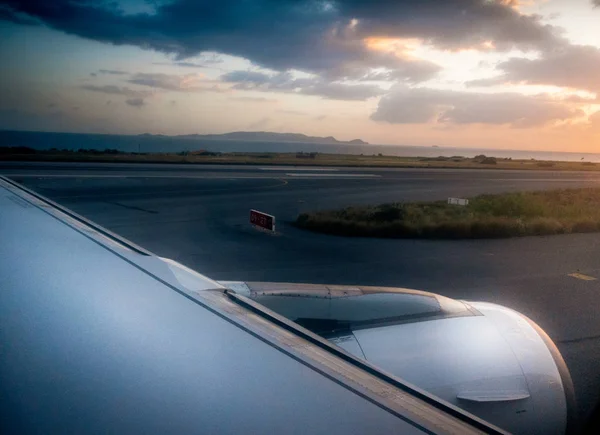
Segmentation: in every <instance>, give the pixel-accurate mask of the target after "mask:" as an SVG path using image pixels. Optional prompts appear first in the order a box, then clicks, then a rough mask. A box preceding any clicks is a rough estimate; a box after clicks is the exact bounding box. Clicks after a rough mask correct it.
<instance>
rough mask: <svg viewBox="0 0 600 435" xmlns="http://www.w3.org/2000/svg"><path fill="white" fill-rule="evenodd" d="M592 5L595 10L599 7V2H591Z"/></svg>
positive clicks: (598, 0) (599, 0)
mask: <svg viewBox="0 0 600 435" xmlns="http://www.w3.org/2000/svg"><path fill="white" fill-rule="evenodd" d="M592 5H593V6H594V7H595V8H597V7H600V0H592Z"/></svg>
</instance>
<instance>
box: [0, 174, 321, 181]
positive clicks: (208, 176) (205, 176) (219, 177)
mask: <svg viewBox="0 0 600 435" xmlns="http://www.w3.org/2000/svg"><path fill="white" fill-rule="evenodd" d="M315 175H324V174H315ZM5 176H7V177H9V178H17V177H19V178H41V179H44V178H178V179H198V180H205V179H216V180H222V179H232V180H237V179H256V180H279V179H280V178H279V177H278V176H277V174H273V175H272V176H266V175H265V176H260V175H257V176H252V175H251V176H246V175H234V176H232V175H220V174H219V175H213V174H202V175H185V174H173V175H152V174H140V175H124V174H122V175H115V174H111V175H108V174H44V175H40V174H7V175H5Z"/></svg>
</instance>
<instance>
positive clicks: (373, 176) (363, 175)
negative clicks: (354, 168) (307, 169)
mask: <svg viewBox="0 0 600 435" xmlns="http://www.w3.org/2000/svg"><path fill="white" fill-rule="evenodd" d="M285 175H287V176H288V177H314V178H325V177H339V178H381V175H376V174H308V173H300V174H295V173H293V172H290V173H288V174H285Z"/></svg>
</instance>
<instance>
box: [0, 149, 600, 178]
mask: <svg viewBox="0 0 600 435" xmlns="http://www.w3.org/2000/svg"><path fill="white" fill-rule="evenodd" d="M2 161H20V162H24V161H30V162H102V163H187V164H214V165H222V164H240V165H260V166H268V165H281V166H331V167H340V166H347V167H379V168H435V169H490V170H493V169H516V170H529V171H586V172H587V171H600V164H597V163H592V162H553V161H539V160H516V159H515V160H513V159H510V158H495V157H486V156H484V155H479V156H475V157H473V158H467V157H462V156H451V157H444V156H439V157H397V156H384V155H381V154H377V155H375V154H372V155H354V154H321V153H301V152H299V153H295V152H286V153H266V152H265V153H263V152H229V153H221V152H213V151H202V150H198V151H184V152H178V153H130V152H123V151H118V150H116V149H105V150H85V149H80V150H66V149H63V150H59V149H56V148H53V149H50V150H34V149H32V148H28V147H6V146H0V162H2Z"/></svg>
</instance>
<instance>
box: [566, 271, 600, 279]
mask: <svg viewBox="0 0 600 435" xmlns="http://www.w3.org/2000/svg"><path fill="white" fill-rule="evenodd" d="M569 276H570V277H572V278H577V279H581V280H583V281H596V278H594V277H593V276H589V275H584V274H583V273H579V272H575V273H569Z"/></svg>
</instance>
